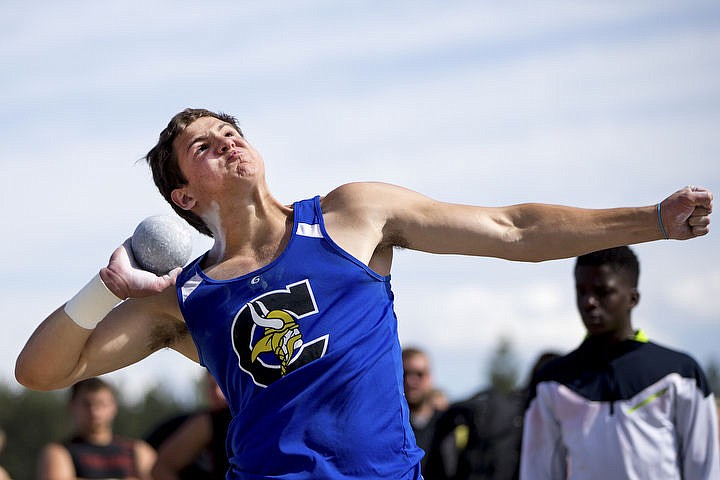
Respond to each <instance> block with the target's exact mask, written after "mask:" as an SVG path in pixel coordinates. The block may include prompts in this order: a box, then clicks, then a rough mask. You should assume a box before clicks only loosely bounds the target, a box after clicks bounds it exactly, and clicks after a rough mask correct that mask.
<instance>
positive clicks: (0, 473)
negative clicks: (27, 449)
mask: <svg viewBox="0 0 720 480" xmlns="http://www.w3.org/2000/svg"><path fill="white" fill-rule="evenodd" d="M3 448H5V431H4V430H3V429H2V428H0V453H2V451H3ZM0 480H10V474H8V472H7V470H5V469H4V468H3V467H2V466H0Z"/></svg>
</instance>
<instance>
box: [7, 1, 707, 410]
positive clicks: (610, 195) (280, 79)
mask: <svg viewBox="0 0 720 480" xmlns="http://www.w3.org/2000/svg"><path fill="white" fill-rule="evenodd" d="M0 13H2V15H0V27H2V28H0V40H1V41H0V61H2V65H3V67H2V74H0V108H1V109H2V112H3V114H4V115H2V117H0V132H2V133H1V135H2V137H1V138H2V146H3V152H4V155H3V156H2V160H0V162H1V163H0V164H1V165H2V178H3V179H4V188H3V189H2V200H3V204H4V205H5V206H6V208H5V211H4V214H5V218H6V222H5V223H4V224H5V228H4V229H3V232H2V237H1V238H2V240H1V241H2V248H1V249H0V260H1V261H2V264H3V266H4V267H5V268H4V275H3V276H2V280H0V286H2V290H3V292H4V294H3V300H2V302H1V303H0V314H2V317H3V318H4V319H5V320H4V324H5V326H6V328H5V335H3V336H2V338H0V378H3V379H5V381H7V382H14V380H13V376H12V369H13V365H14V359H15V357H16V355H17V353H18V352H19V350H20V348H21V346H22V344H23V343H24V341H25V340H26V339H27V337H28V336H29V335H30V333H31V332H32V330H33V329H34V328H35V327H36V326H37V324H38V323H39V322H40V320H41V319H42V318H44V317H45V316H46V315H47V314H48V313H50V312H51V311H52V310H53V309H55V308H56V307H57V306H59V305H61V304H62V303H63V302H64V301H65V300H66V299H67V298H68V297H69V296H71V295H72V294H73V293H74V292H75V291H76V290H77V289H78V288H80V287H81V286H82V285H83V284H84V283H85V281H87V279H88V278H90V277H91V276H92V275H93V274H94V273H95V272H96V271H97V270H98V269H99V268H100V267H101V266H102V265H103V264H104V263H105V262H106V259H107V257H108V256H109V253H110V252H111V251H112V250H113V249H114V248H115V246H117V245H118V244H119V243H121V242H122V241H123V240H124V239H125V238H126V237H127V236H129V235H130V234H131V233H132V231H133V229H134V228H135V225H136V224H137V223H138V222H139V221H140V220H142V219H143V218H145V217H146V216H149V215H152V214H156V213H166V212H169V207H168V206H167V205H165V204H164V201H163V200H162V198H161V197H160V195H159V194H158V193H157V192H156V190H155V187H154V186H153V184H152V181H151V178H150V175H149V172H148V170H147V168H146V167H145V166H144V164H143V163H142V162H138V159H140V158H141V157H142V156H143V155H144V154H145V153H146V151H147V150H148V149H149V148H150V147H151V146H152V145H153V143H154V142H155V140H156V139H157V135H158V133H159V132H160V130H161V129H162V128H163V127H164V125H165V124H166V123H167V121H168V120H169V118H170V117H171V116H172V115H173V114H174V113H176V112H177V111H179V110H181V109H183V108H185V107H187V106H193V107H200V106H202V107H207V108H210V109H214V110H221V111H225V112H227V113H231V114H233V115H235V116H236V117H237V118H238V120H239V122H240V124H241V126H242V127H243V129H244V131H245V133H246V136H247V137H248V138H249V139H250V141H251V142H252V143H253V144H254V145H255V146H256V147H257V148H258V149H259V151H260V152H261V153H262V154H263V157H264V158H265V161H266V163H267V170H268V178H269V181H270V184H271V186H272V187H273V189H274V193H275V195H276V196H277V198H278V199H280V200H281V201H284V202H288V203H289V202H292V201H293V200H296V199H299V198H305V197H310V196H313V195H316V194H324V193H326V192H328V191H329V190H331V189H332V188H334V187H335V186H337V185H340V184H342V183H346V182H349V181H357V180H378V181H386V182H391V183H397V184H401V185H404V186H406V187H409V188H412V189H415V190H418V191H420V192H422V193H424V194H426V195H429V196H431V197H434V198H437V199H440V200H447V201H455V202H462V203H472V204H481V205H505V204H513V203H520V202H527V201H541V202H548V203H561V204H571V205H577V206H583V207H590V208H601V207H611V206H624V205H650V204H654V203H656V202H657V201H659V200H662V198H664V197H665V196H666V195H668V194H670V193H671V192H673V191H674V190H676V189H678V188H680V187H682V186H684V185H687V184H694V185H704V186H706V187H709V188H711V189H713V190H714V191H715V192H716V193H717V192H718V191H720V162H719V161H718V154H719V153H720V135H719V134H718V125H720V4H718V3H717V2H714V1H699V0H698V1H686V2H678V1H654V0H652V1H651V0H648V1H634V2H622V1H609V2H584V1H581V2H577V1H573V2H571V1H560V0H552V1H544V2H519V1H515V2H513V1H510V2H502V3H499V2H476V1H457V2H439V1H436V2H431V1H412V2H410V1H400V2H382V1H363V2H359V1H332V2H331V1H320V0H316V1H310V0H307V1H303V0H300V1H289V0H288V1H280V2H247V1H209V2H204V3H202V4H200V3H197V2H189V1H172V2H171V1H166V0H162V1H144V2H140V1H126V2H93V1H89V0H83V1H71V2H63V3H62V4H58V3H57V2H48V1H37V2H20V1H14V0H11V1H8V2H3V5H2V6H0ZM717 238H718V237H717V232H715V233H711V234H710V235H709V236H707V237H705V238H702V239H698V240H695V241H693V242H662V243H660V242H658V243H653V244H644V245H639V246H637V247H636V252H637V253H638V255H639V257H640V261H641V267H642V273H641V283H640V288H641V293H642V299H641V303H640V305H639V306H638V307H637V309H636V310H635V314H634V320H635V325H636V326H638V327H642V328H644V329H645V330H646V331H647V333H648V334H649V335H650V337H651V338H654V339H655V340H657V341H660V342H662V343H666V344H668V345H671V346H674V347H677V348H679V349H682V350H686V351H689V352H690V353H692V354H693V355H695V356H696V358H698V360H700V362H701V363H703V364H706V363H707V362H708V361H709V360H710V359H711V358H715V360H717V361H720V353H718V352H717V347H716V344H717V338H718V334H719V333H720V249H719V248H718V240H717ZM207 246H208V243H207V241H204V240H202V239H200V238H198V239H197V240H196V244H195V253H196V254H200V253H201V252H202V251H203V250H204V249H205V248H207ZM395 263H396V264H395V268H394V272H393V288H394V290H395V293H396V311H397V314H398V317H399V322H400V335H401V340H402V342H403V343H404V344H410V343H412V344H415V345H420V346H422V347H424V348H426V349H428V350H429V351H430V353H431V355H432V357H433V360H434V363H435V377H436V382H437V383H438V384H439V385H440V386H441V387H443V388H445V389H446V390H447V391H448V392H449V394H450V395H451V397H454V398H457V397H460V396H463V395H465V394H467V393H469V392H471V391H473V390H475V389H477V388H480V387H482V386H483V385H484V383H485V378H486V377H485V374H486V371H485V369H486V365H487V360H488V358H489V356H490V354H491V351H492V349H493V348H494V347H495V345H496V344H497V341H498V338H499V337H501V336H507V337H509V338H511V339H512V341H513V344H514V345H515V347H516V349H517V352H518V355H519V357H520V358H521V362H522V368H523V369H525V368H527V367H528V366H529V363H530V362H531V361H532V360H533V358H534V357H535V355H537V354H538V353H539V352H540V351H542V350H544V349H548V348H553V349H558V350H562V351H566V350H569V349H571V348H573V347H574V346H575V345H576V344H577V343H578V342H579V341H580V339H581V337H582V334H583V331H582V328H581V325H580V320H579V318H578V316H577V313H576V312H575V306H574V292H573V280H572V260H561V261H554V262H547V263H542V264H519V263H511V262H505V261H500V260H494V259H482V258H462V257H455V256H431V255H426V254H421V253H416V252H409V251H400V252H398V253H397V255H396V262H395ZM199 375H200V370H199V367H197V366H195V365H193V364H191V363H190V362H189V361H186V360H185V359H184V358H182V357H180V356H179V355H177V354H175V353H174V352H161V353H159V354H156V355H154V356H152V357H151V358H150V359H147V360H146V361H145V362H144V363H143V364H141V365H140V366H133V367H129V368H126V369H124V370H123V371H120V372H118V373H116V374H113V378H114V379H115V380H116V381H117V382H118V383H120V384H122V386H123V387H124V388H125V390H126V391H127V392H128V394H129V395H132V394H133V393H137V392H138V391H142V389H143V388H145V387H146V386H147V385H152V384H154V383H156V382H160V384H161V385H165V386H167V387H168V388H171V389H172V390H173V391H176V392H179V393H180V394H183V392H188V391H189V389H190V388H191V385H192V381H193V380H194V379H195V378H197V377H198V376H199ZM131 379H132V380H131ZM131 382H132V383H131Z"/></svg>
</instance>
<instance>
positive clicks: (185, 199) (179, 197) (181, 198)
mask: <svg viewBox="0 0 720 480" xmlns="http://www.w3.org/2000/svg"><path fill="white" fill-rule="evenodd" d="M170 198H171V199H172V201H173V203H174V204H175V205H177V206H178V207H180V208H182V209H183V210H192V208H193V207H194V206H195V204H196V203H197V201H196V200H195V199H194V198H193V196H192V195H190V193H189V192H188V191H187V185H183V186H182V187H178V188H176V189H175V190H173V191H172V192H170Z"/></svg>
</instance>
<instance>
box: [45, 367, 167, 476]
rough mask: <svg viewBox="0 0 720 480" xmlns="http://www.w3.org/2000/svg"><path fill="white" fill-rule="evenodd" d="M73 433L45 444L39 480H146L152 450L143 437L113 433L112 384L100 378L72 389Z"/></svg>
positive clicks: (153, 452)
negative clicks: (59, 441)
mask: <svg viewBox="0 0 720 480" xmlns="http://www.w3.org/2000/svg"><path fill="white" fill-rule="evenodd" d="M68 408H69V413H70V419H71V421H72V423H73V436H72V437H71V438H70V439H68V440H66V441H64V442H62V443H50V444H48V445H47V446H46V447H45V448H44V450H43V452H42V454H41V457H40V462H39V469H38V477H39V478H40V480H74V479H78V478H82V479H132V480H149V479H150V478H151V477H150V470H151V469H152V466H153V463H154V462H155V451H154V450H153V449H152V447H150V446H149V445H148V444H147V443H145V442H144V441H142V440H136V439H131V438H125V437H121V436H118V435H114V434H113V421H114V420H115V416H116V414H117V401H116V398H115V392H114V391H113V389H112V387H111V386H110V385H109V384H108V383H106V382H104V381H103V380H101V379H99V378H90V379H87V380H82V381H80V382H78V383H76V384H75V385H73V386H72V388H71V394H70V400H69V403H68Z"/></svg>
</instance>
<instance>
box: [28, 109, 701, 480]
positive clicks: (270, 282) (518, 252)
mask: <svg viewBox="0 0 720 480" xmlns="http://www.w3.org/2000/svg"><path fill="white" fill-rule="evenodd" d="M147 161H148V164H149V165H150V168H151V171H152V175H153V179H154V181H155V184H156V185H157V187H158V189H159V190H160V193H161V194H162V195H163V197H164V198H165V199H166V200H167V201H168V202H169V203H170V205H171V206H172V207H173V209H174V210H175V211H176V212H177V214H178V215H179V216H180V217H182V218H184V219H185V220H186V221H187V222H188V223H189V224H190V225H192V226H193V227H194V228H195V229H197V230H198V231H199V232H201V233H203V234H205V235H208V236H210V237H212V238H213V245H212V247H211V248H210V249H209V250H208V251H207V252H205V253H204V254H203V255H202V256H200V257H199V258H196V259H194V260H192V261H190V262H189V263H188V264H187V265H185V266H184V268H182V271H181V269H180V268H175V269H172V270H170V271H169V272H167V273H164V274H162V275H156V274H154V273H151V272H148V271H145V270H142V269H141V268H140V267H138V266H137V263H136V262H135V261H134V259H133V256H132V251H131V249H130V247H129V244H128V243H127V242H126V243H125V244H123V245H121V246H119V247H118V248H117V249H116V250H115V251H114V252H113V253H112V255H111V256H110V260H109V263H108V264H107V266H106V267H104V268H102V269H100V270H99V272H89V275H88V277H93V278H92V279H91V280H90V282H89V283H88V284H87V285H86V286H85V287H83V288H82V289H81V290H80V291H79V292H78V293H77V294H76V295H74V296H73V297H72V298H71V299H70V300H69V301H68V302H67V303H66V304H64V305H61V306H60V307H59V308H58V309H57V310H55V311H54V312H53V313H51V314H50V315H49V316H48V317H47V318H46V319H45V320H44V321H42V323H41V324H40V325H39V326H38V328H37V329H36V330H35V332H34V333H33V334H32V335H31V337H30V338H29V340H28V341H27V343H26V345H25V346H24V348H23V350H22V351H21V353H20V355H19V357H18V359H17V364H16V377H17V379H18V381H19V382H20V383H21V384H23V385H25V386H27V387H29V388H32V389H37V390H53V389H60V388H65V387H68V386H70V385H72V384H74V383H76V382H78V381H80V380H82V379H86V378H90V377H94V376H98V375H102V374H105V373H108V372H112V371H115V370H118V369H121V368H123V367H125V366H128V365H131V364H133V363H135V362H139V361H141V360H142V359H144V358H145V357H147V356H148V355H150V354H152V353H153V352H155V351H157V350H159V349H162V348H165V347H167V348H172V349H174V350H176V351H178V352H180V353H181V354H183V355H185V356H186V357H188V358H189V359H191V360H193V361H195V362H198V363H199V364H200V365H202V366H204V367H206V368H207V369H208V370H209V372H210V373H211V374H212V375H213V377H214V378H215V379H216V380H217V382H218V385H219V386H220V387H221V389H222V391H223V394H224V395H225V397H226V398H227V401H228V403H229V405H230V409H231V411H232V415H233V420H232V423H231V425H230V428H229V431H228V442H227V447H228V455H229V463H230V469H229V471H228V474H227V478H228V479H243V480H245V479H260V478H276V479H340V478H344V479H351V478H354V479H393V480H398V479H401V480H402V479H421V478H422V474H421V472H420V466H419V465H420V459H421V458H422V456H423V451H422V450H421V449H419V448H418V447H417V445H416V442H415V438H414V436H413V433H412V429H411V427H410V424H409V420H408V417H409V415H408V406H407V403H406V400H405V398H404V396H403V370H402V360H401V348H400V342H399V339H398V334H397V319H396V317H395V313H394V308H393V298H394V297H393V293H392V290H391V287H390V272H391V266H392V260H393V249H394V248H395V247H402V248H406V249H412V250H419V251H423V252H429V253H436V254H460V255H468V256H476V257H477V256H480V257H495V258H502V259H507V260H512V261H522V262H540V261H546V260H552V259H560V258H570V257H575V256H579V255H583V254H586V253H589V252H592V251H596V250H601V249H606V248H610V247H616V246H621V245H629V244H637V243H642V242H650V241H656V240H665V239H673V240H688V239H692V238H695V237H699V236H702V235H705V234H707V233H708V231H709V224H710V214H711V211H712V199H713V196H712V193H711V192H710V191H709V190H707V189H705V188H702V187H684V188H682V189H680V190H678V191H676V192H675V193H672V194H671V195H669V196H667V197H666V198H665V199H664V200H662V201H660V202H659V203H657V204H652V205H646V206H639V207H619V208H604V209H587V208H575V207H570V206H560V205H550V204H540V203H525V204H516V205H510V206H504V207H483V206H471V205H460V204H452V203H446V202H442V201H437V200H434V199H431V198H428V197H426V196H424V195H421V194H419V193H416V192H414V191H411V190H408V189H406V188H403V187H400V186H395V185H390V184H384V183H349V184H345V185H341V186H339V187H337V188H335V189H334V190H332V191H330V192H329V193H327V194H326V195H324V196H316V197H313V198H308V199H304V200H300V201H297V202H295V203H293V204H291V205H284V204H283V203H281V202H279V201H278V200H276V199H275V197H274V196H273V194H272V193H271V191H270V188H269V186H268V183H267V182H266V179H265V165H264V161H263V159H262V157H261V156H260V154H259V153H258V151H257V150H256V149H255V148H254V147H253V146H252V145H251V144H250V142H249V141H248V140H247V139H246V138H245V136H244V135H243V133H242V131H241V130H240V128H239V127H238V124H237V122H236V120H235V118H233V117H231V116H229V115H225V114H221V113H215V112H211V111H208V110H204V109H187V110H184V111H182V112H180V113H179V114H177V115H175V116H174V117H173V118H172V119H171V121H170V123H169V124H168V126H167V127H166V128H165V129H164V130H163V131H162V133H161V134H160V137H159V140H158V143H157V144H156V145H155V146H154V147H153V148H152V149H151V150H150V152H149V153H148V155H147ZM121 242H122V240H121V239H119V241H118V243H121ZM478 328H480V327H478Z"/></svg>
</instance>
